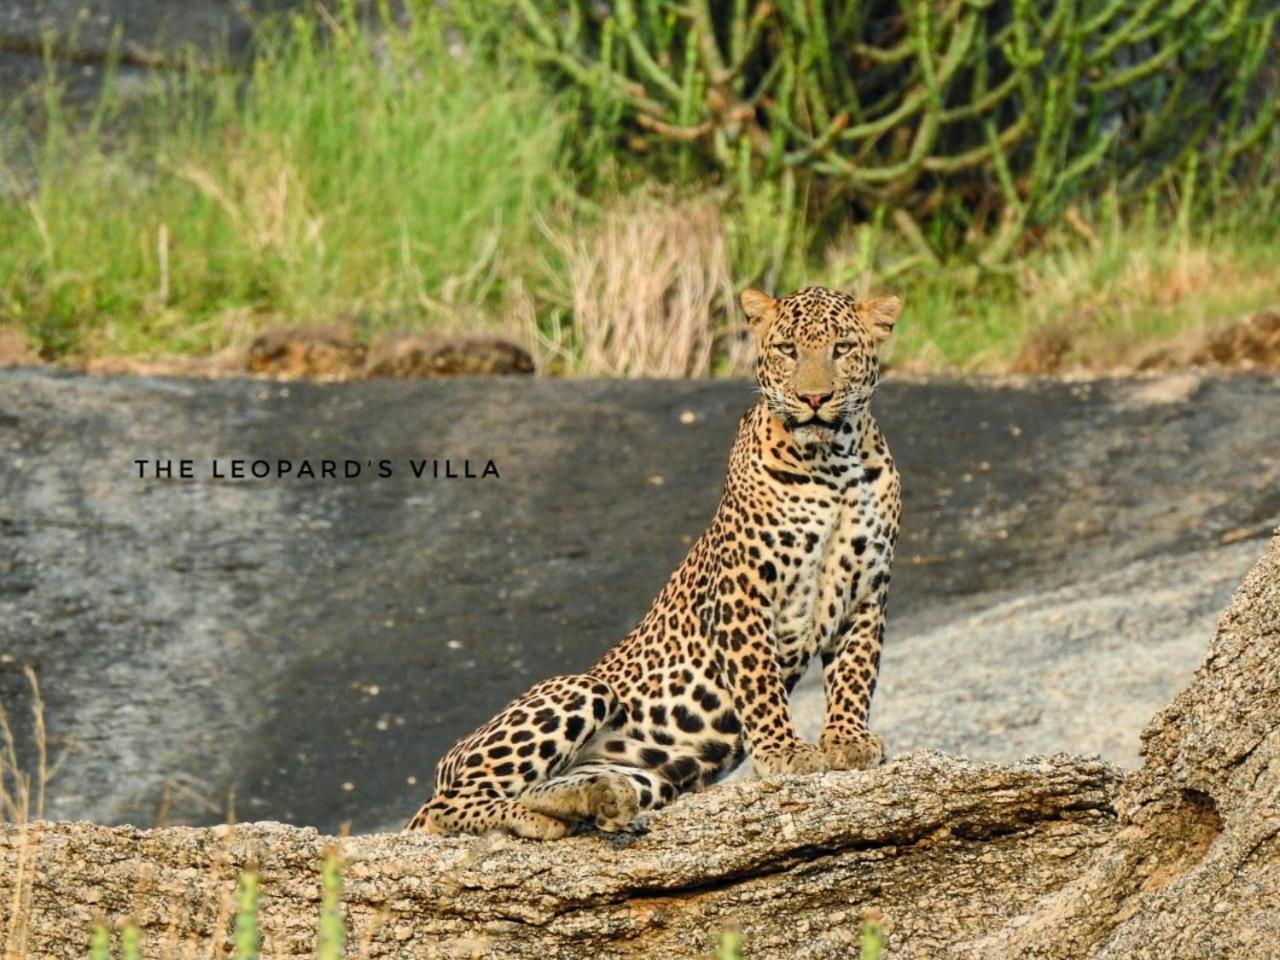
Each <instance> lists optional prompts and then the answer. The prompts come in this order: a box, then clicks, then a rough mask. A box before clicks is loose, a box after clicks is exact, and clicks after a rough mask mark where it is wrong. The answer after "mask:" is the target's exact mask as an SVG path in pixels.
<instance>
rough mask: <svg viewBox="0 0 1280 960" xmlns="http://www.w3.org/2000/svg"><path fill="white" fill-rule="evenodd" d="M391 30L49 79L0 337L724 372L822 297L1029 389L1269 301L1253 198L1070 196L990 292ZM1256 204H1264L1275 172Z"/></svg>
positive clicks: (1270, 252) (1269, 275)
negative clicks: (429, 341) (411, 348)
mask: <svg viewBox="0 0 1280 960" xmlns="http://www.w3.org/2000/svg"><path fill="white" fill-rule="evenodd" d="M456 6H457V9H458V10H465V9H466V8H467V4H466V3H465V2H463V3H459V4H458V5H456ZM413 9H414V10H415V11H416V14H415V15H414V17H413V18H412V19H411V20H410V21H409V22H408V25H407V26H405V27H404V28H403V29H401V27H399V26H397V25H394V24H391V23H389V22H387V23H384V24H383V26H382V27H381V28H379V29H377V30H374V31H368V30H365V29H363V28H361V27H359V26H358V25H357V24H356V23H355V21H354V19H353V18H352V17H349V16H340V17H339V19H338V20H336V21H334V20H330V21H329V22H327V23H326V22H324V21H318V20H317V19H316V18H315V17H297V18H295V19H292V20H287V21H278V22H264V23H263V24H262V25H261V26H260V29H259V47H258V50H259V52H258V55H257V59H256V61H255V63H254V65H253V69H252V71H251V76H250V77H248V78H246V77H244V76H241V75H237V74H234V73H231V72H227V71H218V70H207V69H192V70H190V71H187V72H179V73H178V74H176V75H173V76H170V77H169V79H168V81H167V82H164V83H163V84H162V83H161V82H160V81H157V86H156V88H155V89H153V90H152V91H151V92H150V93H149V94H148V95H147V96H145V97H143V98H141V99H136V98H135V99H131V100H130V101H129V102H128V103H122V102H121V101H120V100H118V99H117V98H116V97H115V96H114V95H113V93H112V92H111V91H112V88H111V86H110V85H108V92H107V93H106V94H105V95H104V97H103V98H102V100H101V101H100V103H99V104H98V105H97V107H96V110H95V111H94V113H93V115H92V116H91V117H89V118H87V119H86V118H83V117H73V116H71V115H70V113H69V111H68V109H67V108H65V107H64V106H63V102H62V98H61V95H60V89H59V84H58V82H57V77H56V75H52V74H51V77H50V81H49V83H48V84H47V85H46V94H45V100H44V107H43V110H42V115H43V117H44V125H43V128H42V131H41V133H40V134H39V136H38V140H37V142H36V143H35V145H34V149H33V150H32V151H31V152H30V153H29V154H27V153H24V154H23V155H22V156H23V157H31V158H34V159H33V162H30V163H28V162H27V161H26V160H25V159H20V158H19V155H18V153H16V152H11V153H10V154H9V155H7V156H6V155H5V154H4V153H3V152H2V151H3V149H4V148H3V144H5V143H13V142H16V139H17V138H16V137H15V136H13V135H9V136H0V184H3V183H10V184H12V185H13V187H12V188H11V189H9V190H8V191H7V192H0V327H3V326H6V325H7V326H10V327H14V328H17V329H18V330H19V331H21V333H22V336H23V337H24V338H25V339H26V340H27V341H28V342H29V343H30V344H31V345H32V346H33V347H34V348H35V349H36V350H38V351H39V353H40V354H41V355H42V356H43V357H44V358H46V359H52V360H64V361H69V362H73V363H74V362H79V361H83V360H85V359H86V358H94V357H103V356H135V357H136V356H152V357H154V356H193V355H194V356H202V355H209V354H214V353H217V352H219V351H223V350H227V351H235V350H242V349H243V348H245V347H246V346H247V345H248V344H249V343H250V342H251V341H252V339H253V337H254V336H256V335H257V333H259V332H260V331H261V330H263V329H264V328H267V327H279V326H308V325H321V324H330V323H333V322H335V321H340V322H344V323H349V324H350V325H352V326H353V327H354V328H355V330H356V333H357V335H358V336H361V337H363V338H366V339H368V338H371V337H373V336H375V335H376V334H378V333H379V332H381V331H388V330H396V331H410V332H421V331H433V330H440V329H447V330H468V331H471V330H477V329H483V330H487V331H491V332H495V333H500V334H503V335H505V336H508V337H510V338H512V339H515V340H517V341H519V342H523V343H525V344H527V345H529V346H531V347H533V348H534V349H535V351H536V352H537V353H538V354H539V356H538V360H539V362H540V365H541V366H542V368H543V369H544V370H546V371H549V372H553V373H555V372H559V373H566V374H607V375H608V374H622V375H637V374H639V375H643V374H649V375H653V374H661V375H706V374H737V373H742V372H744V371H745V370H746V368H747V365H748V363H749V356H750V351H749V349H748V348H747V347H746V346H745V344H744V343H743V338H742V330H741V318H740V317H739V316H738V315H737V311H736V308H735V307H734V306H733V302H732V296H731V294H732V292H733V291H735V290H741V289H742V288H744V287H746V286H761V287H764V288H766V289H768V290H770V291H772V292H786V291H788V290H791V289H795V288H797V287H799V286H803V285H806V284H810V283H824V284H827V285H831V286H836V287H840V288H842V289H847V290H851V291H855V292H894V293H897V294H899V295H900V296H901V297H902V298H903V300H904V301H905V304H906V307H905V312H904V319H903V322H902V323H901V324H900V326H899V329H898V331H897V333H896V334H895V336H894V338H893V340H892V341H891V348H890V349H891V353H890V361H891V363H892V364H894V365H896V366H898V367H899V368H905V369H908V370H912V371H919V372H932V371H938V370H948V371H977V372H986V371H1003V370H1007V369H1010V368H1011V367H1012V368H1014V369H1018V368H1027V356H1028V349H1029V347H1028V345H1029V344H1030V345H1034V344H1035V343H1036V342H1037V338H1038V337H1044V336H1046V335H1051V337H1052V338H1055V342H1058V343H1059V344H1060V346H1061V352H1062V357H1061V358H1060V359H1061V362H1063V363H1065V364H1066V365H1068V366H1080V367H1084V368H1087V369H1106V368H1108V367H1110V366H1114V365H1116V364H1121V365H1123V364H1126V363H1131V362H1132V361H1134V360H1135V359H1136V358H1139V357H1140V356H1141V355H1142V354H1143V352H1144V351H1146V350H1148V349H1149V348H1150V346H1151V345H1152V344H1155V343H1160V342H1164V341H1167V340H1169V339H1170V338H1174V337H1177V336H1179V335H1180V334H1181V333H1182V332H1183V331H1186V330H1193V329H1197V328H1201V327H1206V326H1211V325H1214V324H1218V323H1221V322H1226V321H1233V320H1236V319H1239V318H1240V317H1242V316H1244V315H1246V314H1249V313H1251V312H1254V311H1258V310H1263V309H1269V308H1270V309H1274V308H1276V307H1277V306H1280V271H1276V270H1275V269H1274V267H1273V261H1274V250H1275V247H1276V243H1277V240H1280V229H1278V226H1277V224H1276V223H1275V222H1274V217H1273V218H1272V222H1268V220H1267V211H1268V210H1273V209H1274V206H1275V204H1274V202H1270V203H1269V204H1268V203H1261V202H1260V201H1259V202H1255V203H1251V204H1249V205H1248V209H1247V210H1240V209H1232V208H1231V207H1230V205H1226V206H1220V207H1218V208H1217V209H1216V210H1215V209H1211V208H1209V207H1207V206H1206V205H1205V204H1204V203H1203V202H1200V201H1196V200H1195V198H1194V197H1192V196H1191V195H1190V191H1188V192H1187V193H1185V194H1183V195H1182V196H1178V195H1173V194H1171V195H1169V196H1167V197H1162V198H1154V197H1148V198H1147V200H1146V201H1145V206H1142V207H1141V208H1139V209H1136V210H1135V209H1128V210H1125V211H1124V212H1123V213H1122V212H1121V210H1120V207H1121V204H1120V202H1119V201H1117V200H1115V199H1114V197H1112V196H1111V195H1110V194H1108V193H1107V191H1106V189H1105V188H1103V189H1102V190H1101V191H1099V190H1097V189H1095V190H1094V195H1095V196H1096V197H1098V198H1099V199H1098V200H1097V201H1096V203H1095V205H1094V206H1092V207H1089V206H1084V205H1082V206H1081V208H1080V209H1079V210H1075V209H1072V210H1071V211H1069V212H1070V214H1071V216H1070V217H1068V218H1066V220H1064V222H1063V223H1062V224H1058V225H1055V226H1053V227H1051V228H1045V229H1042V230H1040V231H1039V232H1038V233H1037V234H1036V236H1034V237H1028V238H1024V240H1025V247H1024V249H1023V251H1022V252H1021V254H1020V255H1019V256H1017V257H1014V258H1012V259H1011V260H1010V261H1009V262H1008V263H1006V264H1003V265H1001V266H999V267H998V268H996V269H992V268H989V267H979V266H978V265H977V264H976V263H973V262H966V261H963V260H951V261H948V260H946V259H943V257H944V254H942V253H940V252H939V251H940V250H942V249H943V247H944V246H945V245H942V244H940V243H939V241H938V235H939V232H940V231H945V230H946V229H948V228H947V227H946V224H945V223H944V222H943V220H941V219H940V220H938V221H937V222H935V223H923V224H922V225H920V226H918V227H914V228H912V227H910V225H906V226H904V224H902V223H901V222H895V221H893V220H891V219H890V220H889V222H885V220H884V219H883V217H884V215H883V214H881V215H880V216H881V219H879V220H877V219H876V218H875V217H873V218H872V219H871V220H870V221H866V220H865V219H863V218H862V216H861V214H859V213H857V212H856V211H854V210H852V209H824V208H822V206H821V204H820V203H819V202H818V201H816V200H815V199H814V197H815V196H816V195H817V193H816V191H815V190H814V189H813V187H812V184H810V185H809V186H806V184H805V182H803V181H801V180H799V179H798V177H797V176H796V175H794V174H792V173H790V172H785V171H784V172H783V173H782V174H781V175H780V176H778V177H777V178H775V179H773V180H768V179H763V178H756V177H754V175H753V174H752V172H751V170H750V169H749V167H748V165H745V164H744V166H743V169H742V172H741V176H740V178H739V182H736V183H732V184H730V183H720V184H714V183H708V182H706V181H705V180H702V181H696V180H689V179H686V180H684V181H683V182H681V183H678V184H674V185H672V184H656V183H654V182H652V181H651V180H650V179H649V178H647V177H646V175H645V168H644V165H643V158H641V159H637V158H635V157H631V158H629V159H627V160H625V161H619V160H618V159H617V157H616V156H615V155H614V154H611V153H609V150H610V149H612V150H614V152H615V154H616V153H617V152H618V145H619V143H620V142H621V140H622V139H623V136H622V132H621V131H620V129H619V128H617V127H616V126H610V124H616V123H618V122H619V120H618V118H616V117H614V118H609V117H602V118H600V128H599V130H598V131H597V132H598V134H599V135H598V136H595V137H594V139H593V138H592V137H591V136H584V135H583V134H582V133H581V132H578V133H574V134H573V135H572V136H571V135H569V130H570V127H571V125H572V124H575V123H577V122H579V121H580V119H581V113H580V112H579V111H580V108H581V105H582V104H581V101H580V100H576V99H573V96H574V95H573V94H572V92H570V93H568V94H565V95H564V96H560V95H556V94H553V93H552V92H550V91H549V90H548V88H547V86H546V85H545V84H544V83H542V82H540V75H539V74H538V73H536V71H535V68H534V67H532V66H531V65H529V64H528V63H526V62H524V61H522V60H521V59H520V58H519V57H518V56H516V55H515V54H514V53H511V54H510V55H509V56H508V57H506V58H504V56H503V52H502V45H501V43H500V42H499V43H497V44H495V45H493V48H492V49H488V47H486V49H487V50H488V55H486V56H485V57H484V58H483V59H480V58H478V56H472V55H470V54H464V53H462V52H460V50H459V49H455V48H454V47H452V46H451V45H450V42H451V41H450V38H451V37H456V34H454V33H451V32H450V31H449V30H447V29H445V26H446V25H445V23H444V20H443V17H444V14H443V13H442V12H441V11H440V10H439V8H438V7H437V6H435V5H432V4H427V3H423V4H420V5H416V6H414V8H413ZM0 121H2V122H7V123H8V124H10V127H11V129H12V128H13V126H14V125H16V124H17V123H18V120H17V118H16V116H11V117H9V118H7V120H6V119H5V118H0ZM0 133H3V131H0ZM584 142H586V143H588V144H590V148H589V149H587V148H584V147H582V146H581V145H582V143H584ZM572 144H577V145H578V146H576V147H573V149H572V150H571V149H570V146H571V145H572ZM584 150H585V152H583V151H584ZM573 151H576V152H573ZM655 171H657V172H655V173H653V175H652V180H660V179H663V178H664V177H665V175H664V174H662V173H661V170H660V168H658V167H655ZM1259 182H1260V183H1262V184H1264V186H1265V185H1266V184H1268V183H1269V184H1271V193H1272V194H1275V193H1276V192H1277V190H1280V173H1275V172H1273V173H1272V175H1271V177H1270V180H1268V179H1267V177H1266V176H1265V175H1263V176H1262V177H1261V179H1260V180H1259ZM1258 189H1259V190H1262V189H1263V188H1258ZM1226 192H1227V193H1229V191H1226ZM1252 196H1254V198H1255V200H1256V199H1257V198H1258V197H1261V196H1262V194H1261V193H1258V192H1257V191H1255V193H1254V194H1252ZM1274 199H1275V197H1274V196H1272V201H1274ZM655 210H669V211H674V214H673V215H671V216H667V217H665V218H659V217H657V216H655ZM686 213H687V214H688V216H685V214H686ZM659 219H661V220H662V224H665V225H657V221H658V220H659ZM693 222H696V223H697V224H698V230H697V239H696V241H695V242H693V243H692V245H691V243H690V241H689V238H688V236H684V235H683V234H687V233H688V231H687V230H686V229H685V227H686V224H687V223H693ZM637 224H642V225H644V226H645V229H642V230H632V229H631V228H630V227H631V226H632V225H637ZM678 234H679V235H681V236H677V235H678ZM677 241H678V242H677ZM673 251H674V252H675V254H676V255H672V254H673ZM664 257H665V261H664ZM659 262H665V263H666V267H665V269H666V271H667V272H666V273H665V274H663V275H662V277H661V278H659V280H658V281H657V282H655V272H656V271H655V264H657V263H659ZM690 277H694V279H695V280H696V282H693V283H689V282H688V281H689V278H690ZM726 291H728V293H729V295H726V293H725V292H726ZM637 324H640V325H642V326H643V329H639V330H638V329H637ZM3 333H4V331H3V330H0V334H3ZM708 343H711V344H713V347H711V348H708V347H707V344H708ZM2 352H3V337H0V353H2ZM628 352H629V355H628ZM1032 352H1033V353H1034V351H1032ZM1033 359H1034V358H1033ZM1034 367H1035V364H1034V363H1031V368H1034Z"/></svg>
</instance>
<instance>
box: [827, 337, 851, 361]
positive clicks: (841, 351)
mask: <svg viewBox="0 0 1280 960" xmlns="http://www.w3.org/2000/svg"><path fill="white" fill-rule="evenodd" d="M852 349H853V344H852V343H849V342H848V341H847V340H842V341H840V342H839V343H837V344H836V345H835V347H834V348H833V349H832V351H831V354H832V356H835V357H843V356H844V355H845V354H846V353H848V352H849V351H850V350H852Z"/></svg>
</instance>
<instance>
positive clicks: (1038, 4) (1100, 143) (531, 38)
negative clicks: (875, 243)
mask: <svg viewBox="0 0 1280 960" xmlns="http://www.w3.org/2000/svg"><path fill="white" fill-rule="evenodd" d="M460 6H461V7H462V8H463V9H464V10H465V11H466V12H467V13H468V14H469V17H468V18H467V19H466V22H467V24H468V25H469V28H470V29H471V30H472V31H473V33H475V34H476V35H478V36H485V37H495V36H496V37H499V38H500V39H498V40H494V41H491V42H490V47H491V48H492V49H502V50H508V49H509V48H510V47H511V46H512V44H513V42H515V41H513V40H512V39H511V38H510V34H511V30H512V27H511V24H512V23H515V24H517V25H518V26H517V27H516V29H517V30H518V31H519V33H518V37H517V40H518V42H519V45H520V47H521V48H522V49H523V51H524V53H525V55H526V56H528V57H529V58H531V59H532V60H534V61H536V62H539V63H541V64H543V65H545V66H546V67H548V68H550V70H551V71H553V73H554V74H555V75H556V76H558V77H560V78H561V79H562V81H563V82H564V83H565V84H566V85H567V86H570V87H572V88H575V89H577V90H578V91H580V93H581V95H582V97H583V108H584V110H585V111H586V114H587V118H588V122H587V123H585V124H584V125H583V129H585V130H588V131H590V132H589V137H590V138H591V143H590V144H589V145H588V146H587V149H590V150H595V149H597V147H596V146H595V144H596V143H597V142H598V140H599V128H600V126H601V125H602V124H604V125H608V124H610V123H617V122H620V121H625V128H623V129H620V130H619V136H618V138H617V141H616V144H615V145H616V146H621V145H622V144H623V143H624V142H625V143H628V144H630V145H631V146H632V147H633V148H636V149H639V150H640V151H641V152H642V155H643V156H644V158H645V159H644V161H643V163H644V165H645V166H646V167H647V168H649V169H653V168H654V167H655V166H659V165H661V164H662V163H666V164H668V165H669V166H672V167H675V168H677V169H679V170H682V171H685V172H688V171H689V170H690V169H691V168H692V167H696V168H699V169H701V170H703V171H705V172H707V173H711V174H714V175H716V176H718V177H719V178H720V179H722V180H724V181H726V182H732V181H735V180H736V181H738V182H740V183H743V184H749V183H751V182H753V181H756V180H760V179H764V180H768V181H776V180H777V179H778V178H779V177H780V176H781V175H782V174H783V173H784V172H785V171H796V172H798V173H801V174H803V175H805V176H806V178H808V179H809V180H810V181H811V182H812V183H813V184H814V188H813V189H814V196H815V199H816V200H817V201H818V202H817V204H816V206H817V207H819V208H822V209H834V210H835V211H836V216H837V217H838V218H839V219H846V218H847V216H848V214H849V213H850V212H852V213H853V214H854V216H855V218H869V217H871V216H874V215H876V213H877V211H880V212H881V213H883V212H884V211H889V212H891V213H893V214H895V217H894V218H893V220H894V223H895V225H896V226H897V227H898V228H899V229H901V230H902V232H903V233H904V235H905V236H906V237H907V238H908V239H909V240H910V241H911V242H912V243H914V244H916V245H918V246H922V247H925V248H927V249H929V250H932V251H933V253H934V254H938V255H946V254H948V253H951V252H954V251H957V250H968V251H969V252H972V253H976V254H978V255H980V257H981V259H983V260H984V261H985V262H986V263H988V264H992V265H994V264H997V263H999V262H1001V261H1003V260H1004V259H1005V258H1006V257H1007V256H1008V255H1009V254H1010V253H1011V252H1013V251H1014V250H1015V249H1016V248H1017V247H1018V245H1019V241H1020V240H1022V239H1023V238H1024V236H1026V235H1027V234H1028V232H1029V231H1034V229H1036V228H1040V227H1043V226H1044V225H1046V224H1052V223H1054V222H1056V220H1057V219H1058V217H1059V216H1060V214H1061V213H1062V212H1063V210H1064V208H1065V206H1066V205H1067V204H1068V203H1069V202H1070V201H1071V200H1072V198H1073V197H1074V196H1076V195H1078V194H1080V193H1084V194H1085V195H1092V196H1097V195H1099V194H1100V193H1101V192H1102V190H1103V189H1106V188H1109V187H1112V186H1115V187H1116V188H1117V189H1118V190H1119V192H1120V194H1121V195H1122V196H1124V197H1139V196H1141V195H1144V194H1147V193H1149V192H1150V191H1152V190H1157V189H1159V190H1177V191H1180V192H1182V193H1183V194H1184V199H1186V196H1185V195H1186V194H1187V193H1189V192H1190V191H1192V190H1193V189H1194V188H1199V189H1200V190H1201V192H1202V193H1203V195H1204V196H1205V197H1206V199H1208V200H1210V201H1214V202H1224V201H1226V202H1232V203H1236V204H1238V203H1239V202H1240V201H1241V197H1240V194H1241V193H1242V192H1243V193H1244V194H1246V195H1247V197H1248V198H1249V202H1250V203H1257V202H1261V203H1263V205H1264V207H1265V208H1266V209H1267V210H1271V211H1274V210H1275V207H1276V201H1277V185H1276V176H1275V169H1276V164H1277V160H1278V158H1280V126H1278V125H1277V118H1278V116H1280V57H1278V56H1277V53H1276V50H1277V48H1278V45H1280V10H1277V9H1276V7H1275V5H1274V4H1273V3H1270V2H1269V0H1216V2H1209V3H1206V2H1201V0H1172V2H1167V3H1158V2H1153V0H967V2H966V0H956V2H938V0H830V2H826V3H812V2H810V0H772V2H758V3H755V2H748V0H733V2H728V0H724V2H714V3H713V2H712V0H691V2H689V3H687V4H680V5H677V4H672V3H666V2H662V0H618V2H616V3H611V4H599V3H593V2H591V0H568V2H565V0H503V2H501V3H484V4H462V5H460ZM850 204H852V210H851V209H850Z"/></svg>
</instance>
